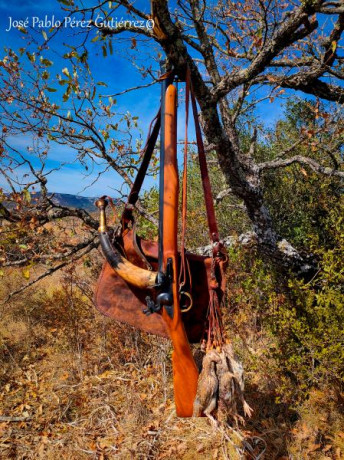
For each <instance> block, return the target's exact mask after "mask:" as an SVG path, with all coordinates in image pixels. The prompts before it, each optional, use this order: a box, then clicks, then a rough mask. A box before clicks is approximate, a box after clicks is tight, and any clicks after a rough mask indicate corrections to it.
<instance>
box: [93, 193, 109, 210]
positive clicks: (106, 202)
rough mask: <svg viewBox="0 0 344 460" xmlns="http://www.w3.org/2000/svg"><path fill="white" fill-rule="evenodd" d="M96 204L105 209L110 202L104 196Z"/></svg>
mask: <svg viewBox="0 0 344 460" xmlns="http://www.w3.org/2000/svg"><path fill="white" fill-rule="evenodd" d="M94 204H95V205H96V206H97V208H98V209H105V208H106V206H107V205H108V204H109V203H108V201H107V199H106V198H105V197H103V196H102V197H101V198H99V199H98V200H97V201H96V202H95V203H94Z"/></svg>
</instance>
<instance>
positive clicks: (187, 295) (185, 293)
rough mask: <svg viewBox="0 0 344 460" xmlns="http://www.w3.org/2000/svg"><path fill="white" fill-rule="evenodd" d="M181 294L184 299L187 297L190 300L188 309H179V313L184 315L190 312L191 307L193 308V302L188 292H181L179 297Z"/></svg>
mask: <svg viewBox="0 0 344 460" xmlns="http://www.w3.org/2000/svg"><path fill="white" fill-rule="evenodd" d="M183 294H184V295H185V296H186V297H188V298H189V299H190V305H189V306H188V307H186V308H182V307H180V311H181V312H182V313H186V312H188V311H189V310H191V308H192V306H193V301H192V297H191V294H190V292H186V291H181V293H180V296H182V295H183Z"/></svg>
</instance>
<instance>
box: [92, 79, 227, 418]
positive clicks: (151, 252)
mask: <svg viewBox="0 0 344 460" xmlns="http://www.w3.org/2000/svg"><path fill="white" fill-rule="evenodd" d="M190 96H191V106H192V110H193V115H194V122H195V127H196V138H197V145H198V152H199V162H200V170H201V178H202V183H203V189H204V198H205V204H206V212H207V220H208V227H209V235H210V239H211V241H212V243H213V245H212V248H213V251H212V254H211V255H210V256H200V255H196V254H192V253H190V252H187V251H186V250H185V230H186V210H187V203H186V201H187V197H186V190H187V169H186V168H187V148H188V142H187V120H188V113H189V97H190ZM159 130H160V178H159V193H160V195H159V232H158V233H159V239H158V244H157V243H156V242H154V241H149V240H143V239H142V238H140V237H138V236H137V235H136V231H135V228H136V227H135V219H134V216H133V207H134V205H135V203H136V201H137V198H138V194H139V191H140V189H141V186H142V183H143V180H144V177H145V174H146V172H147V168H148V165H149V162H150V159H151V157H152V154H153V151H154V146H155V144H156V140H157V138H158V134H159ZM185 131H186V133H185V143H184V175H183V199H182V238H181V248H180V250H179V251H178V246H177V245H178V242H177V235H178V196H179V180H178V177H179V176H178V167H177V89H176V86H175V84H174V74H173V72H169V73H165V74H164V75H163V76H162V77H161V107H160V110H159V112H158V114H157V116H156V117H155V119H154V121H153V122H152V124H151V129H150V133H149V135H148V139H147V142H146V145H145V147H144V149H143V151H142V162H141V166H140V168H139V170H138V173H137V176H136V178H135V180H134V183H133V185H132V189H131V191H130V193H129V196H128V200H127V203H126V205H125V207H124V211H123V215H122V219H121V225H120V227H119V231H118V232H114V233H111V232H109V231H108V228H107V225H106V206H107V204H108V201H107V199H106V197H105V196H104V197H102V198H100V199H99V200H98V201H97V202H96V205H97V206H98V208H99V210H100V226H99V240H100V243H101V246H102V250H103V253H104V256H105V258H106V263H105V264H104V265H103V269H102V272H101V274H100V277H99V280H98V284H97V289H96V293H95V303H96V305H97V308H98V309H99V310H100V311H102V312H103V313H104V314H106V315H108V316H111V317H112V318H115V319H117V320H119V321H123V322H126V323H128V324H131V325H133V326H135V327H137V328H139V329H141V330H145V331H147V332H152V333H156V334H158V335H162V336H169V337H170V339H171V341H172V345H173V354H172V365H173V384H174V397H175V404H176V412H177V415H178V416H180V417H191V416H192V415H193V409H194V401H195V397H196V393H197V391H198V390H197V384H198V380H199V372H198V369H197V366H196V364H195V361H194V359H193V355H192V353H191V348H190V342H192V343H199V342H200V341H202V340H203V341H204V340H205V337H207V344H208V345H207V348H209V349H210V348H211V347H212V346H214V345H221V344H222V342H223V337H222V329H221V327H220V326H221V324H220V317H221V313H220V305H221V302H222V299H223V296H224V292H225V276H224V272H225V269H226V266H227V256H226V252H225V250H224V249H223V246H222V244H221V242H220V241H219V235H218V229H217V223H216V218H215V211H214V207H213V199H212V193H211V187H210V181H209V175H208V170H207V164H206V159H205V154H204V147H203V142H202V136H201V130H200V126H199V122H198V116H197V107H196V100H195V97H194V94H193V92H192V85H191V81H190V73H189V70H187V73H186V126H185ZM143 305H144V307H143V313H145V315H146V316H145V315H143V314H142V312H141V311H140V309H142V306H143Z"/></svg>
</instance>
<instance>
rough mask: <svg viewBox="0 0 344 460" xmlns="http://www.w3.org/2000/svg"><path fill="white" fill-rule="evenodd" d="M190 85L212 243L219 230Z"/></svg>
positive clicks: (216, 237) (216, 241)
mask: <svg viewBox="0 0 344 460" xmlns="http://www.w3.org/2000/svg"><path fill="white" fill-rule="evenodd" d="M190 87H191V91H190V92H191V103H192V110H193V116H194V120H195V131H196V140H197V148H198V158H199V166H200V169H201V178H202V186H203V192H204V200H205V207H206V210H207V219H208V226H209V233H210V238H211V240H212V241H213V242H214V243H218V242H219V241H220V238H219V231H218V227H217V223H216V217H215V209H214V201H213V194H212V192H211V185H210V180H209V173H208V166H207V160H206V158H205V152H204V145H203V140H202V134H201V128H200V125H199V121H198V115H197V106H196V99H195V95H194V93H193V90H192V85H190Z"/></svg>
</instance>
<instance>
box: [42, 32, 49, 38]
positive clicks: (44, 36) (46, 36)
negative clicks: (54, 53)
mask: <svg viewBox="0 0 344 460" xmlns="http://www.w3.org/2000/svg"><path fill="white" fill-rule="evenodd" d="M42 35H43V38H44V40H48V35H47V33H46V32H45V31H44V30H42Z"/></svg>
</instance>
